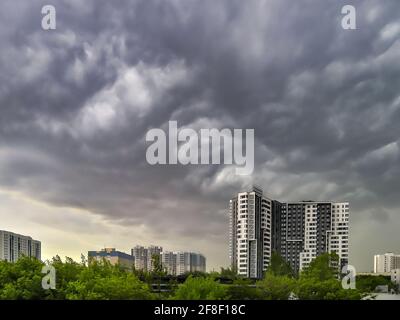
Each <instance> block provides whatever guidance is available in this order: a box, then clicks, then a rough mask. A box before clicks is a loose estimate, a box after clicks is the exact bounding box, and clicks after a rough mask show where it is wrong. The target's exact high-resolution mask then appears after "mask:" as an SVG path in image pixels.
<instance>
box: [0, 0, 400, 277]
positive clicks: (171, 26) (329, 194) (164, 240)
mask: <svg viewBox="0 0 400 320" xmlns="http://www.w3.org/2000/svg"><path fill="white" fill-rule="evenodd" d="M44 4H47V3H44V2H43V1H36V0H34V1H24V2H18V4H16V3H15V1H10V0H5V1H3V3H2V10H1V13H0V21H1V22H0V26H1V28H0V42H1V48H2V49H1V55H0V84H1V86H0V107H1V114H0V189H2V190H8V191H13V192H18V193H20V194H22V195H24V197H27V198H31V199H35V200H37V201H41V202H43V203H46V204H47V205H49V206H51V207H52V208H53V209H52V210H51V213H50V212H49V211H46V210H45V211H43V212H41V210H40V209H38V208H36V209H35V210H36V211H35V215H29V217H27V219H31V220H32V219H38V220H43V224H46V225H48V226H49V228H54V230H57V228H60V221H64V222H65V223H66V222H67V221H71V220H70V219H72V218H64V219H63V218H62V217H61V218H60V217H59V216H58V215H63V211H64V210H66V209H65V208H73V209H68V210H76V209H79V210H78V211H79V212H80V215H82V216H84V218H82V219H83V220H82V223H83V224H86V223H88V225H91V226H94V225H95V224H96V223H97V222H96V223H95V222H94V221H98V219H101V220H102V222H101V223H102V224H103V223H106V225H107V227H106V229H103V228H102V227H99V228H98V235H99V236H98V237H97V238H96V239H100V238H101V237H100V235H101V234H104V232H105V230H109V232H112V233H113V234H114V235H115V236H114V237H115V238H114V239H115V240H114V241H115V244H117V245H120V246H125V247H126V249H128V248H129V247H131V246H134V245H135V244H136V243H137V242H139V241H141V242H142V243H159V244H161V245H163V244H164V246H165V244H167V245H171V246H175V247H178V248H176V249H179V248H187V249H192V250H199V251H202V252H203V253H205V254H206V255H207V256H208V258H209V260H208V262H209V266H210V267H215V268H217V267H218V266H219V265H226V264H227V251H228V250H227V230H228V221H227V217H226V208H227V202H228V200H229V198H230V197H231V195H232V194H233V193H235V192H237V191H238V190H241V189H242V188H245V187H246V186H248V185H249V184H251V183H253V182H254V183H257V184H259V185H261V186H263V187H264V189H265V192H266V193H267V194H268V195H270V196H271V197H272V198H276V199H279V200H300V199H318V200H340V201H349V202H350V203H351V229H352V231H353V232H352V234H351V251H352V252H351V254H350V255H351V260H352V262H353V263H354V264H355V265H356V266H357V267H358V268H359V269H362V270H369V269H371V264H372V262H371V261H372V255H373V254H374V253H376V252H382V251H386V250H389V251H390V250H391V251H396V250H397V251H399V250H400V249H399V248H398V247H397V248H396V247H395V245H396V244H398V243H399V242H400V236H399V235H398V234H392V235H391V236H388V237H383V236H382V234H387V230H393V229H394V230H396V228H397V229H398V228H399V227H400V217H399V213H398V209H399V206H400V200H399V197H398V190H399V187H400V185H399V184H400V183H399V182H398V181H399V179H398V176H399V173H400V162H399V154H400V151H399V137H400V126H399V125H398V123H399V120H400V93H399V90H398V88H399V87H400V62H399V56H400V23H399V19H398V12H400V3H399V2H398V1H397V0H387V1H385V4H384V5H383V4H382V3H381V1H378V0H365V1H362V2H361V1H356V3H355V6H356V9H357V27H358V29H357V30H351V31H348V30H343V29H342V27H341V18H342V15H341V8H342V6H343V5H345V4H348V3H347V2H345V1H317V0H301V1H289V0H265V1H262V0H259V1H255V0H250V1H246V3H244V2H243V1H239V0H237V1H236V0H229V1H228V0H227V1H217V2H216V1H211V0H210V1H207V0H206V1H182V0H180V1H178V0H176V1H175V0H170V1H157V0H151V1H148V0H135V1H122V2H119V3H118V5H117V4H116V3H114V2H111V1H94V0H88V1H83V2H82V1H76V0H74V1H71V0H69V1H66V0H65V1H64V0H59V1H55V3H54V5H55V7H56V10H57V30H55V31H43V30H42V29H41V14H40V11H41V7H42V6H43V5H44ZM169 120H175V121H178V124H179V125H180V126H190V127H193V128H243V129H246V128H252V129H253V128H254V129H255V135H256V148H255V155H256V166H255V171H254V175H253V176H251V177H247V178H243V177H239V176H235V175H234V170H233V168H231V167H224V166H215V165H214V166H180V165H177V166H159V167H157V166H150V165H148V164H147V163H146V161H145V159H146V158H145V151H146V143H145V134H146V132H147V131H148V130H149V129H151V128H158V127H161V128H166V126H167V124H168V121H169ZM8 191H7V192H8ZM6 203H7V204H6ZM28 207H29V206H28ZM15 208H16V204H15V202H12V201H9V202H7V201H5V204H4V205H3V208H2V210H1V213H0V217H1V219H2V220H3V221H6V225H9V226H10V227H13V224H12V221H13V219H12V217H11V214H12V212H13V210H14V209H15ZM32 210H33V209H32ZM22 211H24V210H22ZM22 214H24V213H22ZM66 216H69V215H66ZM75 216H77V215H75ZM58 219H61V220H58ZM44 220H46V221H47V222H45V221H44ZM74 221H75V220H74ZM84 221H85V222H84ZM64 222H61V224H63V223H64ZM73 225H74V226H73ZM78 225H79V223H76V224H71V225H70V228H69V233H70V234H74V235H76V236H79V237H85V235H84V232H82V230H81V227H79V226H78ZM15 228H18V224H17V223H15ZM120 228H124V230H125V231H124V232H127V233H128V234H129V233H130V232H131V234H130V236H129V237H128V236H125V235H124V236H123V235H121V236H119V235H118V234H119V233H118V232H116V230H121V229H120ZM95 230H96V228H94V227H93V232H96V231H95ZM110 230H114V231H110ZM129 230H131V231H129ZM43 232H46V231H43ZM122 233H123V232H122ZM37 237H42V238H43V237H46V235H41V234H38V235H37ZM127 239H130V240H127ZM127 241H130V242H131V243H129V244H126V242H127ZM96 244H97V245H98V246H102V245H103V243H101V240H93V241H92V242H90V245H96ZM43 245H44V247H45V246H46V244H45V243H44V244H43ZM86 245H89V244H86ZM62 246H63V242H62V241H60V244H59V252H60V253H61V254H62V251H63V248H62ZM88 249H96V248H86V247H85V248H77V249H76V251H77V252H79V253H80V252H81V251H85V250H88ZM170 249H175V248H170ZM80 250H81V251H80ZM54 251H55V249H54V250H49V254H52V253H54ZM77 254H78V253H77ZM224 255H226V256H224Z"/></svg>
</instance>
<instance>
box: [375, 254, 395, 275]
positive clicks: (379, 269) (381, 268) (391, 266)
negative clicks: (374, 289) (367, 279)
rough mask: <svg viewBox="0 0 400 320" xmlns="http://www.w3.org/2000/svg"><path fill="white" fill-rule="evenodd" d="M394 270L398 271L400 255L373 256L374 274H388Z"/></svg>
mask: <svg viewBox="0 0 400 320" xmlns="http://www.w3.org/2000/svg"><path fill="white" fill-rule="evenodd" d="M395 269H400V255H398V254H394V253H392V252H388V253H385V254H378V255H375V256H374V272H375V273H390V272H391V271H392V270H395Z"/></svg>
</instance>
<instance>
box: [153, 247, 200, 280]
mask: <svg viewBox="0 0 400 320" xmlns="http://www.w3.org/2000/svg"><path fill="white" fill-rule="evenodd" d="M161 262H162V268H163V270H164V271H165V272H167V273H168V274H170V275H175V276H179V275H183V274H185V273H189V272H206V258H205V257H204V256H203V255H202V254H200V253H195V252H187V251H178V252H171V251H166V252H162V253H161Z"/></svg>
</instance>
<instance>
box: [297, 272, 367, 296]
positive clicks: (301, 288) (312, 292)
mask: <svg viewBox="0 0 400 320" xmlns="http://www.w3.org/2000/svg"><path fill="white" fill-rule="evenodd" d="M294 293H295V295H296V296H297V298H299V299H300V300H360V299H361V297H362V296H361V294H360V292H359V291H358V290H352V289H349V290H345V289H343V288H342V284H341V282H340V281H339V280H337V279H327V280H323V281H318V280H316V279H315V278H307V277H302V278H300V279H299V280H298V281H297V285H296V287H295V290H294Z"/></svg>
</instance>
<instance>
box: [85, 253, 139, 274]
mask: <svg viewBox="0 0 400 320" xmlns="http://www.w3.org/2000/svg"><path fill="white" fill-rule="evenodd" d="M88 260H89V263H91V262H93V261H98V262H102V261H103V260H106V261H109V262H110V264H111V265H120V266H121V267H122V268H124V269H127V270H132V268H133V266H134V264H135V258H134V257H133V256H131V255H129V254H127V253H125V252H121V251H117V250H116V249H115V248H104V249H102V250H100V251H89V252H88Z"/></svg>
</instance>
